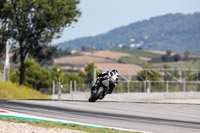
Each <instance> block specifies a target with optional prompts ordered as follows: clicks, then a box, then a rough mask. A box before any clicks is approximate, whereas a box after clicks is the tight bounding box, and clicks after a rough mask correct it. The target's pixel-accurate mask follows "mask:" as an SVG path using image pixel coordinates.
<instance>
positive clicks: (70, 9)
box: [0, 0, 80, 84]
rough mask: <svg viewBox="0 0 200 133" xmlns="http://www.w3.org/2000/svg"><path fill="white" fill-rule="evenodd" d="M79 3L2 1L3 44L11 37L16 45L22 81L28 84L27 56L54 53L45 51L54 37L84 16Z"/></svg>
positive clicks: (68, 0)
mask: <svg viewBox="0 0 200 133" xmlns="http://www.w3.org/2000/svg"><path fill="white" fill-rule="evenodd" d="M78 3H79V1H78V0H11V1H7V0H1V2H0V29H1V30H0V40H2V41H1V42H2V43H1V45H5V40H7V39H8V38H9V39H10V40H11V42H12V46H13V47H14V50H13V52H14V53H15V55H17V56H19V59H20V64H21V65H20V66H21V67H20V81H19V84H24V80H25V64H24V61H25V59H26V57H27V55H29V56H32V57H34V58H41V57H42V58H44V56H42V55H43V54H45V53H51V52H47V51H45V52H43V51H44V49H46V48H47V46H48V45H50V43H51V41H52V39H54V38H59V37H60V35H61V33H62V31H63V29H64V28H65V27H69V26H70V25H71V24H72V22H76V21H77V17H79V16H80V11H79V10H78V9H77V4H78ZM8 24H9V26H8V27H9V28H8V29H6V27H7V25H8ZM4 47H5V46H4ZM50 50H51V49H50ZM41 53H43V54H42V55H41ZM50 56H51V54H50V55H48V56H46V57H50Z"/></svg>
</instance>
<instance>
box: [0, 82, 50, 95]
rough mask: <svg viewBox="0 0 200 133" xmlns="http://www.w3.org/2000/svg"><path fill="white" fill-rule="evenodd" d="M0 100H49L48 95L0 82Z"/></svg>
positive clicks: (10, 83)
mask: <svg viewBox="0 0 200 133" xmlns="http://www.w3.org/2000/svg"><path fill="white" fill-rule="evenodd" d="M0 98H2V99H50V96H49V95H44V94H42V93H41V92H39V91H36V90H34V89H31V88H28V87H25V86H19V85H17V84H15V83H12V82H2V81H0Z"/></svg>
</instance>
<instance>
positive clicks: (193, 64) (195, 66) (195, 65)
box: [151, 60, 200, 69]
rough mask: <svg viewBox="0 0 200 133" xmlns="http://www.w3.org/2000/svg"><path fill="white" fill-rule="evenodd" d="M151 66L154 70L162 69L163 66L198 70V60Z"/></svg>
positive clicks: (199, 66)
mask: <svg viewBox="0 0 200 133" xmlns="http://www.w3.org/2000/svg"><path fill="white" fill-rule="evenodd" d="M151 65H152V66H154V67H156V68H162V67H163V66H164V65H167V66H170V67H172V68H191V69H200V60H196V61H179V62H161V63H153V64H151Z"/></svg>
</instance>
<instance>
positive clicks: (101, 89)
mask: <svg viewBox="0 0 200 133" xmlns="http://www.w3.org/2000/svg"><path fill="white" fill-rule="evenodd" d="M103 91H104V88H103V87H101V86H100V87H99V88H98V89H97V91H96V92H95V93H94V94H92V96H91V97H90V98H89V100H88V101H89V102H95V101H96V100H97V99H99V98H100V96H101V95H102V94H103Z"/></svg>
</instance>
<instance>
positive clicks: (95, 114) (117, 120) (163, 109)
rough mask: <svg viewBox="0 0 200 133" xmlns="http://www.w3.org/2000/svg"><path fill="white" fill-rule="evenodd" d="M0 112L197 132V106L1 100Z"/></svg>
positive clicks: (157, 132) (165, 132)
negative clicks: (2, 110) (6, 111)
mask: <svg viewBox="0 0 200 133" xmlns="http://www.w3.org/2000/svg"><path fill="white" fill-rule="evenodd" d="M0 109H4V110H8V111H12V112H16V113H21V114H26V115H33V116H40V117H46V118H53V119H59V120H66V121H73V122H77V123H85V124H92V125H101V126H106V127H116V128H123V129H132V130H139V131H147V132H153V133H199V132H200V104H161V103H128V102H99V101H98V102H95V103H89V102H76V101H40V100H0Z"/></svg>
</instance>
